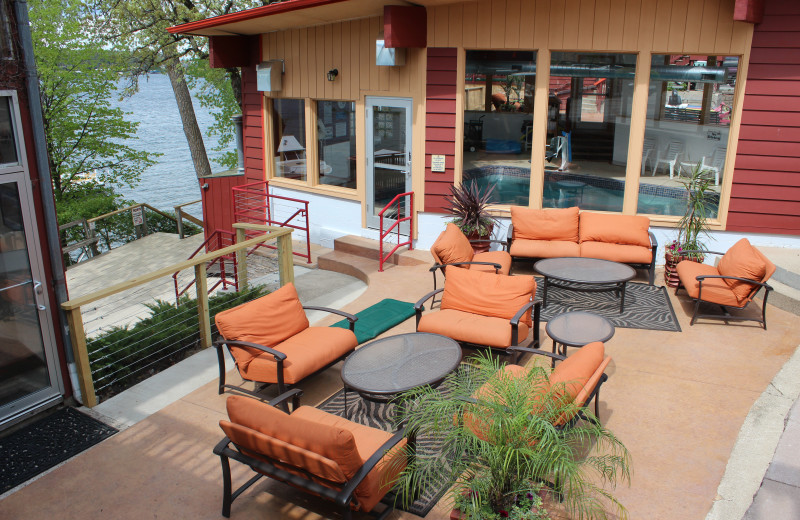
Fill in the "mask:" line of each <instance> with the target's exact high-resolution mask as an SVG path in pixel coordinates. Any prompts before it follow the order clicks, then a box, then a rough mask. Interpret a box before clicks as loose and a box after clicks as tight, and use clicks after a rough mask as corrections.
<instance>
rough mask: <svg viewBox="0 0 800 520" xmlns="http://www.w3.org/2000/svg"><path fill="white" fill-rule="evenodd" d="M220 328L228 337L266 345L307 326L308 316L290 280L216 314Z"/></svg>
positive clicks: (279, 340)
mask: <svg viewBox="0 0 800 520" xmlns="http://www.w3.org/2000/svg"><path fill="white" fill-rule="evenodd" d="M215 321H216V323H217V329H219V332H220V334H222V335H223V336H224V337H225V339H230V340H238V341H249V342H251V343H258V344H259V345H264V346H267V347H272V346H275V345H277V344H278V343H280V342H282V341H284V340H286V339H287V338H290V337H292V336H294V335H295V334H297V333H299V332H302V331H304V330H306V329H307V328H308V318H307V317H306V313H305V311H304V310H303V304H301V303H300V299H299V298H298V297H297V290H295V288H294V284H291V283H288V284H286V285H284V286H283V287H281V288H280V289H278V290H277V291H274V292H272V293H270V294H267V295H266V296H262V297H261V298H257V299H255V300H253V301H251V302H247V303H244V304H242V305H239V306H237V307H234V308H233V309H228V310H226V311H222V312H220V313H218V314H217V316H216V318H215Z"/></svg>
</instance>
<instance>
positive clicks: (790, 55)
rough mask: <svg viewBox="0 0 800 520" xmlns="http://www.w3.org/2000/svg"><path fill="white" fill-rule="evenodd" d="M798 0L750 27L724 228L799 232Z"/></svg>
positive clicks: (768, 10)
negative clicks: (750, 38) (732, 172)
mask: <svg viewBox="0 0 800 520" xmlns="http://www.w3.org/2000/svg"><path fill="white" fill-rule="evenodd" d="M798 93H800V3H798V2H797V1H796V0H774V1H771V2H767V3H766V4H765V8H764V20H763V22H762V23H760V24H758V25H756V26H755V31H754V33H753V45H752V51H751V53H750V68H749V70H748V74H747V90H746V91H745V98H744V111H743V113H742V124H741V129H740V131H739V147H738V149H737V155H736V170H735V172H734V177H733V189H732V191H731V202H730V209H729V211H728V225H727V229H729V230H732V231H745V232H762V233H781V234H792V235H797V234H800V97H798Z"/></svg>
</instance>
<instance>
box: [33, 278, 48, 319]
mask: <svg viewBox="0 0 800 520" xmlns="http://www.w3.org/2000/svg"><path fill="white" fill-rule="evenodd" d="M42 292H43V291H42V282H40V281H38V280H34V281H33V293H34V297H35V298H36V308H37V309H39V310H40V311H46V310H47V307H46V306H45V305H42V304H41V303H39V296H41V295H42Z"/></svg>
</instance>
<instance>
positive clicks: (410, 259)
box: [333, 235, 431, 270]
mask: <svg viewBox="0 0 800 520" xmlns="http://www.w3.org/2000/svg"><path fill="white" fill-rule="evenodd" d="M395 245H396V244H391V243H387V242H384V244H383V251H384V254H386V253H388V252H389V251H391V250H392V248H393V247H395ZM333 249H334V251H336V252H337V253H346V254H348V255H352V256H358V257H362V258H365V259H368V260H371V261H373V262H375V270H377V266H378V259H379V257H380V243H379V242H378V241H377V240H372V239H369V238H364V237H359V236H355V235H347V236H343V237H339V238H337V239H335V240H334V241H333ZM430 262H431V260H430V254H429V253H428V252H427V251H416V250H412V251H409V250H408V246H403V247H401V248H400V249H398V250H397V251H396V252H395V253H394V254H393V255H392V256H390V257H389V259H388V260H386V262H385V263H384V265H385V264H395V265H407V266H408V265H420V264H425V263H430Z"/></svg>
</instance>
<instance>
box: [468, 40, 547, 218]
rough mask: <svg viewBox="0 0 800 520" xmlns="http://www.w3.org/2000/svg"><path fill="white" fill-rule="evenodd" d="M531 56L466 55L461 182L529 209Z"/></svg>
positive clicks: (501, 53) (524, 53) (507, 53)
mask: <svg viewBox="0 0 800 520" xmlns="http://www.w3.org/2000/svg"><path fill="white" fill-rule="evenodd" d="M535 66H536V53H535V52H531V51H467V60H466V81H465V83H464V91H465V92H464V100H465V101H464V176H463V181H464V182H470V181H474V182H477V183H478V185H479V186H481V187H487V186H490V185H493V186H494V187H495V189H494V193H493V195H492V202H494V203H499V204H514V205H519V206H527V205H528V197H529V193H530V182H531V165H530V150H531V138H532V136H533V93H534V84H535V78H536V73H535Z"/></svg>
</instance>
